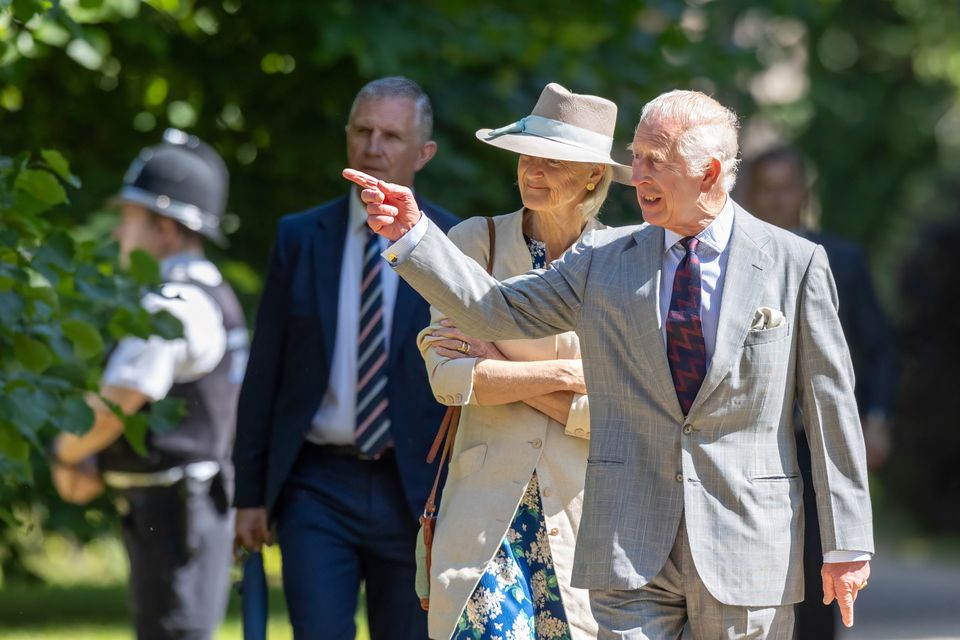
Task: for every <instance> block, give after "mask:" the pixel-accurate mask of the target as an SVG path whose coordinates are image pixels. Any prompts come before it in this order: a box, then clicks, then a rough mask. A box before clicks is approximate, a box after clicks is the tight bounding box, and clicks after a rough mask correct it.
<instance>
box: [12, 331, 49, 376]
mask: <svg viewBox="0 0 960 640" xmlns="http://www.w3.org/2000/svg"><path fill="white" fill-rule="evenodd" d="M13 356H14V358H16V360H17V362H19V363H20V364H22V365H23V366H24V367H26V368H27V369H29V370H30V371H32V372H34V373H43V372H44V371H45V370H46V369H47V367H49V366H50V365H51V364H53V353H51V352H50V349H49V348H48V347H47V345H45V344H43V343H42V342H40V341H39V340H35V339H34V338H31V337H30V336H28V335H25V334H22V333H21V334H18V335H16V336H14V338H13Z"/></svg>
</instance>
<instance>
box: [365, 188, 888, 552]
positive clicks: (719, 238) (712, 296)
mask: <svg viewBox="0 0 960 640" xmlns="http://www.w3.org/2000/svg"><path fill="white" fill-rule="evenodd" d="M428 224H429V223H428V222H427V217H426V216H424V215H421V216H420V220H419V221H418V222H417V224H416V225H414V227H413V228H412V229H411V230H410V231H408V232H407V233H406V235H404V236H402V237H401V238H400V239H399V240H397V241H396V242H395V243H393V245H391V246H390V247H388V248H387V250H386V251H384V252H383V253H382V254H381V255H382V256H383V257H384V258H385V259H386V260H387V261H388V262H389V263H390V264H392V265H397V264H400V263H402V262H403V261H404V260H406V259H407V258H409V257H410V254H411V253H412V252H413V250H414V249H415V248H416V246H417V245H418V244H419V243H420V240H422V239H423V236H424V234H425V233H426V232H427V225H428ZM733 225H734V215H733V201H732V200H731V199H730V198H729V197H728V198H727V201H726V202H725V203H724V205H723V209H722V210H721V211H720V213H719V214H718V215H717V217H716V218H714V219H713V222H711V223H710V225H709V226H707V228H706V229H704V230H703V231H701V232H700V233H698V234H697V236H696V237H697V239H698V240H700V244H699V245H697V255H698V256H700V322H701V326H702V328H703V341H704V344H705V346H706V350H707V366H709V363H710V358H711V357H712V356H713V351H714V348H715V347H716V344H717V325H718V323H719V321H720V303H721V300H722V296H723V284H724V280H725V276H726V271H727V270H726V266H727V260H728V257H729V253H730V252H729V251H728V249H729V245H730V237H731V235H732V234H733ZM682 237H683V236H680V235H679V234H676V233H674V232H673V231H670V230H668V229H664V235H663V266H662V268H661V270H660V271H661V273H660V289H659V291H660V300H659V304H658V312H659V318H658V319H657V320H658V322H659V323H660V330H661V332H662V334H663V344H664V349H666V344H667V334H666V324H665V323H664V321H663V319H664V318H666V316H667V312H668V311H669V310H670V296H671V295H672V292H673V278H674V276H675V275H676V273H677V266H678V265H679V264H680V261H681V260H682V259H683V256H684V253H685V251H684V249H683V245H681V244H679V242H680V239H681V238H682ZM871 557H873V556H872V554H870V553H865V552H863V551H841V550H837V551H827V552H826V553H824V554H823V561H824V562H857V561H861V560H869V559H870V558H871Z"/></svg>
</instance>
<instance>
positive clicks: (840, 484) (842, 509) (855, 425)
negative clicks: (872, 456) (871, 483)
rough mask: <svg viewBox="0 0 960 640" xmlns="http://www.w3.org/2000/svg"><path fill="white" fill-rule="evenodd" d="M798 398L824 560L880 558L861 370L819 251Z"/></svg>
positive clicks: (801, 320)
mask: <svg viewBox="0 0 960 640" xmlns="http://www.w3.org/2000/svg"><path fill="white" fill-rule="evenodd" d="M796 327H797V394H798V399H799V401H800V406H801V408H802V411H803V424H804V429H805V431H806V436H807V441H808V443H809V444H810V456H811V467H812V471H813V484H814V488H815V489H816V495H817V513H818V514H819V516H820V537H821V541H822V544H823V551H824V553H828V552H831V551H860V552H867V553H873V549H874V547H873V519H872V513H871V504H870V492H869V489H868V486H867V463H866V453H865V450H864V445H863V433H862V432H861V429H860V417H859V413H858V411H857V403H856V399H855V397H854V394H853V366H852V364H851V361H850V352H849V350H848V349H847V343H846V341H845V340H844V336H843V330H842V329H841V327H840V318H839V317H838V315H837V287H836V284H835V283H834V280H833V275H832V273H831V272H830V266H829V264H828V262H827V257H826V253H825V252H824V250H823V247H820V246H817V247H816V249H815V250H814V252H813V256H812V258H811V259H810V263H809V264H808V266H807V271H806V274H805V275H804V279H803V283H802V285H801V291H800V298H799V308H798V314H797V322H796Z"/></svg>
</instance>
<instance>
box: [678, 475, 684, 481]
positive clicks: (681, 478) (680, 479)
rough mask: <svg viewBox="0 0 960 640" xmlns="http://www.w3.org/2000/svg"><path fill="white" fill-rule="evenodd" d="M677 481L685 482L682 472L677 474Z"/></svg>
mask: <svg viewBox="0 0 960 640" xmlns="http://www.w3.org/2000/svg"><path fill="white" fill-rule="evenodd" d="M677 482H683V474H682V473H678V474H677Z"/></svg>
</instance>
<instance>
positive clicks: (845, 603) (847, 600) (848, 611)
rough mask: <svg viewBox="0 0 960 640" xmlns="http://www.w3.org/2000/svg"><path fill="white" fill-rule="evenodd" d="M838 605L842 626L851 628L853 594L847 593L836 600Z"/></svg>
mask: <svg viewBox="0 0 960 640" xmlns="http://www.w3.org/2000/svg"><path fill="white" fill-rule="evenodd" d="M837 602H838V603H839V604H840V618H841V619H842V620H843V626H845V627H852V626H853V593H852V592H847V593H845V594H843V596H842V597H840V598H838V599H837Z"/></svg>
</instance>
